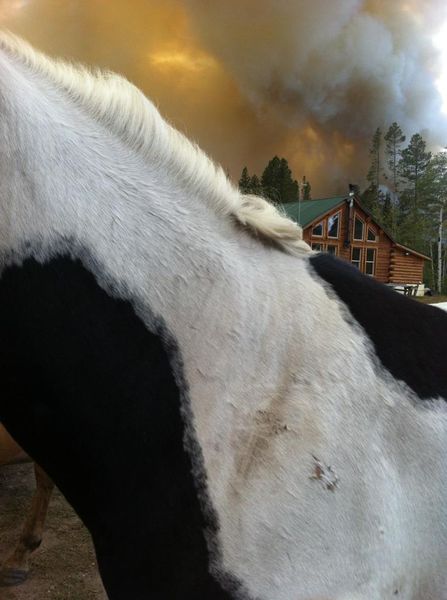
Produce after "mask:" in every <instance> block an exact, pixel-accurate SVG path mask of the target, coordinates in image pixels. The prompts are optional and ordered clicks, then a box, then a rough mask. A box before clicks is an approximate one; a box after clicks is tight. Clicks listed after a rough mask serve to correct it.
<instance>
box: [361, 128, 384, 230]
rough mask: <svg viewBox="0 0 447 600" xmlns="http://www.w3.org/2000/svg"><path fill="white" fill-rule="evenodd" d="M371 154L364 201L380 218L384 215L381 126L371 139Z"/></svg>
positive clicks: (366, 206) (363, 196)
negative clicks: (381, 177)
mask: <svg viewBox="0 0 447 600" xmlns="http://www.w3.org/2000/svg"><path fill="white" fill-rule="evenodd" d="M369 155H370V157H371V163H370V167H369V170H368V174H367V175H366V179H367V181H368V183H369V186H368V188H367V189H366V190H365V192H364V193H363V195H362V203H363V205H364V206H365V208H367V209H369V210H370V211H371V212H372V214H373V215H374V216H375V217H376V218H378V219H380V218H381V216H382V215H381V210H380V208H381V206H380V205H381V201H382V194H381V191H380V175H381V159H382V131H381V129H380V127H378V128H377V129H376V131H375V133H374V135H373V138H372V140H371V146H370V149H369Z"/></svg>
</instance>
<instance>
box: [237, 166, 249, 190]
mask: <svg viewBox="0 0 447 600" xmlns="http://www.w3.org/2000/svg"><path fill="white" fill-rule="evenodd" d="M250 183H251V178H250V175H249V174H248V169H247V167H244V168H243V169H242V174H241V177H240V179H239V190H240V191H241V192H242V193H243V194H250V193H251V188H250Z"/></svg>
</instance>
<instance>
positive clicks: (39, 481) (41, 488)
mask: <svg viewBox="0 0 447 600" xmlns="http://www.w3.org/2000/svg"><path fill="white" fill-rule="evenodd" d="M30 460H31V459H30V458H29V457H28V456H27V455H26V453H25V452H24V451H23V450H22V448H20V446H19V445H18V444H16V442H15V441H14V440H13V439H12V437H11V436H10V435H9V434H8V432H7V431H6V430H5V428H4V427H2V425H1V424H0V467H2V466H4V465H11V464H18V463H22V462H29V461H30ZM34 475H35V478H36V490H35V492H34V495H33V499H32V502H31V507H30V509H29V512H28V516H27V518H26V520H25V523H24V525H23V527H22V531H21V534H20V538H19V541H18V543H17V545H16V546H15V548H14V550H13V551H12V552H11V554H10V555H9V556H8V557H7V558H6V559H5V560H4V562H3V563H2V564H0V586H9V585H18V584H20V583H23V582H24V581H25V579H26V578H27V577H28V573H29V558H30V555H31V554H32V552H34V550H36V548H38V547H39V546H40V544H41V541H42V532H43V526H44V523H45V518H46V515H47V510H48V504H49V502H50V498H51V494H52V492H53V487H54V485H53V482H52V481H51V479H50V478H49V477H48V475H47V474H46V473H45V471H43V469H41V468H40V467H39V465H37V464H36V463H34Z"/></svg>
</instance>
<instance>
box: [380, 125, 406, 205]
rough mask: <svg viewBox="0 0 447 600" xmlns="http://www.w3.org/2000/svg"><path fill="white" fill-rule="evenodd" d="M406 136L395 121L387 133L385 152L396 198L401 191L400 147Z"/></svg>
mask: <svg viewBox="0 0 447 600" xmlns="http://www.w3.org/2000/svg"><path fill="white" fill-rule="evenodd" d="M405 139H406V138H405V136H404V134H403V132H402V129H401V128H400V127H399V125H398V124H397V123H396V122H394V123H393V124H392V125H391V126H390V127H389V129H388V131H387V132H386V134H385V154H386V159H387V160H386V163H387V167H388V170H389V173H390V177H389V179H390V180H391V191H392V192H393V194H394V197H395V200H396V199H397V194H398V193H399V170H398V165H399V156H400V147H401V146H402V144H403V143H404V142H405Z"/></svg>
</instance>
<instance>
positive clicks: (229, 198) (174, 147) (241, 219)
mask: <svg viewBox="0 0 447 600" xmlns="http://www.w3.org/2000/svg"><path fill="white" fill-rule="evenodd" d="M0 49H1V50H3V51H4V52H6V53H7V54H8V55H9V56H10V57H12V58H13V59H15V60H17V61H18V62H19V63H21V64H23V65H25V66H26V67H27V68H28V69H29V70H31V72H33V73H36V74H37V75H39V76H41V77H43V78H46V79H47V80H49V81H50V82H51V83H53V84H54V85H55V86H56V87H57V88H59V89H60V90H62V91H63V92H64V93H65V94H66V95H68V97H69V98H70V99H71V100H72V101H73V102H74V103H76V104H78V105H80V106H81V107H82V108H83V109H84V110H86V111H87V112H88V114H90V115H91V116H92V117H93V118H94V119H96V120H97V121H98V122H100V123H101V124H102V125H104V126H105V127H106V128H107V129H108V130H110V131H111V132H113V133H114V134H115V135H117V136H118V137H119V138H120V139H121V140H122V141H123V142H124V143H125V144H127V145H128V146H130V147H131V148H132V149H133V150H135V151H136V152H138V153H139V154H140V155H141V154H142V155H143V157H144V158H150V160H151V161H152V162H154V161H155V164H157V163H158V164H160V165H163V166H164V167H165V168H168V169H169V172H170V173H171V174H172V175H173V176H174V177H176V178H177V179H178V180H179V181H181V182H182V185H183V186H184V187H185V189H190V190H194V191H200V192H201V194H202V195H203V196H204V197H205V198H206V199H207V202H208V203H209V205H210V206H211V207H212V208H214V209H215V210H216V212H217V213H218V214H221V215H226V216H228V217H230V218H232V219H233V220H234V221H235V222H236V223H239V224H240V225H242V226H243V227H245V228H246V229H248V230H249V231H251V232H252V233H253V234H254V235H255V236H256V237H258V238H260V239H261V240H263V241H267V242H270V243H273V244H274V245H276V246H278V247H279V248H281V249H282V250H284V251H285V252H287V253H289V254H294V255H301V254H303V253H307V252H309V251H310V248H309V246H308V245H307V244H306V243H305V242H304V241H303V238H302V230H301V227H299V225H297V224H296V223H295V222H293V221H292V220H291V219H289V218H287V217H286V216H284V214H281V213H280V212H279V211H278V210H277V209H276V208H275V207H274V206H273V205H272V204H271V203H269V202H267V201H266V200H264V199H263V198H261V197H259V196H255V195H246V194H241V193H240V192H239V191H238V189H237V188H236V187H235V186H234V185H233V184H232V183H231V182H230V181H229V179H228V178H227V176H226V175H225V173H224V171H223V170H222V168H221V167H220V166H218V165H216V164H215V163H214V162H213V161H212V160H211V159H210V158H209V157H208V156H207V155H206V154H205V153H204V152H203V151H202V150H201V149H200V148H199V147H198V146H197V145H196V144H194V143H192V142H190V141H189V140H188V139H187V138H186V137H185V136H184V135H182V134H181V133H180V132H179V131H177V130H176V129H174V127H172V126H171V125H170V124H169V123H168V122H167V121H165V120H164V119H163V118H162V117H161V115H160V113H159V112H158V110H157V108H156V107H155V106H154V104H153V103H152V102H150V101H149V100H148V99H147V98H146V96H144V94H143V93H142V92H141V91H140V90H139V89H138V88H136V87H135V86H134V85H133V84H131V83H130V82H129V81H127V80H126V79H125V78H124V77H122V76H120V75H117V74H115V73H111V72H108V71H101V70H99V69H95V70H92V69H89V68H87V67H85V66H82V65H78V64H73V63H70V62H66V61H63V60H60V59H57V60H54V59H52V58H49V57H48V56H46V55H45V54H43V53H41V52H39V51H36V50H35V49H34V48H33V47H32V46H31V45H30V44H28V43H27V42H25V41H24V40H22V39H21V38H19V37H17V36H15V35H14V34H12V33H10V32H0Z"/></svg>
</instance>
